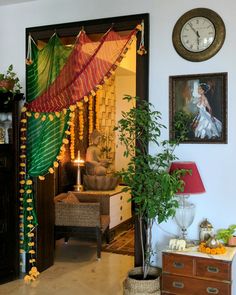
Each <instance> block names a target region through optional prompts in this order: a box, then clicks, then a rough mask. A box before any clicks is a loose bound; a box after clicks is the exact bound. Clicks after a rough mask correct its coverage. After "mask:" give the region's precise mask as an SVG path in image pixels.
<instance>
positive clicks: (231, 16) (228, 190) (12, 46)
mask: <svg viewBox="0 0 236 295" xmlns="http://www.w3.org/2000/svg"><path fill="white" fill-rule="evenodd" d="M196 7H206V8H210V9H213V10H215V11H216V12H217V13H219V14H220V15H221V17H222V18H223V20H224V22H225V25H226V32H227V35H226V40H225V43H224V45H223V48H222V49H221V50H220V51H219V53H218V54H217V55H216V56H214V57H213V58H211V59H210V60H208V61H204V62H200V63H192V62H189V61H186V60H184V59H182V58H181V57H180V56H179V55H178V54H177V53H176V52H175V50H174V48H173V46H172V29H173V26H174V24H175V22H176V21H177V19H178V18H179V17H180V16H181V15H182V14H183V13H184V12H186V11H188V10H190V9H192V8H196ZM235 10H236V2H235V0H226V1H213V0H178V1H173V0H165V1H163V0H162V1H161V0H146V1H143V0H129V1H127V0H120V1H115V0H113V1H112V0H99V1H91V0H41V1H40V0H38V1H37V0H35V1H32V2H26V3H22V4H15V5H8V6H0V36H1V45H0V71H2V70H4V69H5V68H6V67H7V66H8V65H9V64H10V63H13V64H14V65H15V70H16V71H17V72H18V73H19V75H20V78H21V81H22V82H24V79H25V78H24V72H25V65H24V57H25V28H26V27H32V26H39V25H46V24H54V23H63V22H72V21H81V20H89V19H96V18H103V17H112V16H121V15H129V14H136V13H150V101H151V102H152V103H154V104H155V106H156V107H157V109H158V110H160V111H161V112H162V114H163V120H164V123H165V124H166V125H168V120H169V118H168V117H169V109H168V108H169V107H168V105H169V103H168V97H169V94H168V77H169V75H181V74H194V73H196V74H199V73H214V72H228V144H182V145H181V146H180V147H179V148H178V149H177V154H178V156H179V158H180V159H181V160H191V161H196V163H197V165H198V168H199V171H200V174H201V176H202V179H203V182H204V184H205V187H206V193H205V194H202V195H197V196H194V197H192V200H194V202H195V204H196V205H197V213H196V218H195V221H194V223H193V225H192V226H191V231H190V235H191V237H192V238H197V237H198V225H199V223H200V222H201V221H202V219H203V218H205V217H208V218H209V220H210V221H211V222H212V223H213V225H214V226H215V228H220V227H226V226H228V224H232V223H236V218H235V205H236V198H235V192H234V189H235V188H234V181H235V175H234V166H235V165H236V159H235V147H236V131H235V126H236V116H235V112H236V99H235V81H236V61H235V59H236V54H235V52H236V37H235V28H236V18H235ZM167 135H168V132H167V131H166V134H165V136H167ZM162 227H163V228H164V229H165V230H167V231H168V232H172V233H176V228H175V225H174V223H173V222H169V223H168V224H164V225H162ZM167 237H168V238H169V236H168V235H167V234H165V233H164V232H163V231H162V230H160V229H159V228H157V227H156V228H155V230H154V243H156V241H157V240H158V241H161V242H162V241H166V240H165V238H167Z"/></svg>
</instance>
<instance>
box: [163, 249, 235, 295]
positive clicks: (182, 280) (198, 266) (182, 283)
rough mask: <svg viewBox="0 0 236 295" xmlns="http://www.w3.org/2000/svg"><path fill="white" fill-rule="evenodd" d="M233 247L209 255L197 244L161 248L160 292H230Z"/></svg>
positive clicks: (184, 294)
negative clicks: (184, 249) (179, 249)
mask: <svg viewBox="0 0 236 295" xmlns="http://www.w3.org/2000/svg"><path fill="white" fill-rule="evenodd" d="M235 253H236V248H227V252H226V254H223V255H208V254H204V253H200V252H198V251H197V247H194V248H192V249H191V250H189V249H187V250H186V251H182V252H180V251H178V252H177V251H168V250H166V251H163V253H162V267H163V269H162V270H163V274H162V291H161V294H172V295H177V294H182V295H195V294H197V295H209V294H218V295H231V288H232V284H231V282H232V269H231V266H232V261H233V258H234V255H235Z"/></svg>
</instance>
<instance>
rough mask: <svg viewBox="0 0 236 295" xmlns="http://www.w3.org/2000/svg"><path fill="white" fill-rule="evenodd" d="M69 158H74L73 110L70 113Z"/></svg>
mask: <svg viewBox="0 0 236 295" xmlns="http://www.w3.org/2000/svg"><path fill="white" fill-rule="evenodd" d="M70 122H71V124H70V158H71V160H74V159H75V112H74V111H72V112H71V113H70Z"/></svg>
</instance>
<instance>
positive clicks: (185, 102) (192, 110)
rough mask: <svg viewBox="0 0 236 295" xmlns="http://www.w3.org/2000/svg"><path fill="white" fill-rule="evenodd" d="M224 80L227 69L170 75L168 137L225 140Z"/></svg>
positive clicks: (211, 141)
mask: <svg viewBox="0 0 236 295" xmlns="http://www.w3.org/2000/svg"><path fill="white" fill-rule="evenodd" d="M227 80H228V77H227V73H213V74H197V75H183V76H170V77H169V90H170V93H169V100H170V120H169V122H170V138H171V139H177V138H179V137H180V136H182V138H181V142H184V143H227ZM183 131H184V136H183V134H182V133H183Z"/></svg>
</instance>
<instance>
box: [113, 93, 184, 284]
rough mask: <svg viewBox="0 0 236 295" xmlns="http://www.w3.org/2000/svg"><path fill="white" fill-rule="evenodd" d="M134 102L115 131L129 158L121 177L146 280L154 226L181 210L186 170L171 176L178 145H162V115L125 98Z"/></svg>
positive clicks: (139, 102)
mask: <svg viewBox="0 0 236 295" xmlns="http://www.w3.org/2000/svg"><path fill="white" fill-rule="evenodd" d="M132 99H134V101H135V102H136V104H135V105H134V106H133V107H132V108H131V109H130V110H129V111H127V112H122V118H121V119H120V120H119V121H118V124H117V126H116V127H115V131H117V132H118V136H119V141H120V143H121V144H122V145H124V146H125V151H124V156H125V157H127V158H129V163H128V167H127V169H122V170H121V171H119V173H118V174H119V176H121V177H122V179H123V182H124V183H125V184H126V185H127V187H125V188H124V190H130V192H131V196H132V197H131V199H132V201H133V202H134V205H135V214H136V215H137V217H138V220H139V225H140V243H141V248H142V256H143V257H142V259H143V278H144V279H145V278H146V277H147V275H148V271H149V267H150V264H151V256H152V254H153V250H152V245H151V242H152V227H153V224H154V222H155V221H157V223H161V222H163V221H166V220H167V219H168V218H170V217H173V216H174V215H175V209H176V208H177V207H178V203H177V201H176V199H175V193H176V192H177V191H182V190H183V188H184V182H183V181H182V180H181V176H183V175H185V174H186V170H176V171H174V173H173V174H169V172H168V168H169V165H170V162H171V161H173V160H175V159H176V156H175V155H174V150H175V147H176V146H177V145H178V141H169V140H163V141H161V139H160V138H161V130H162V129H163V128H166V127H165V126H164V125H163V124H162V123H161V113H160V112H158V111H155V110H154V108H153V105H152V104H150V103H148V102H147V101H145V100H141V99H139V98H137V97H131V96H129V95H126V96H125V97H124V100H127V101H131V100H132ZM148 144H151V145H152V147H153V148H155V150H156V151H157V153H156V154H155V155H151V154H149V153H148ZM143 228H144V231H143V230H142V229H143Z"/></svg>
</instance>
